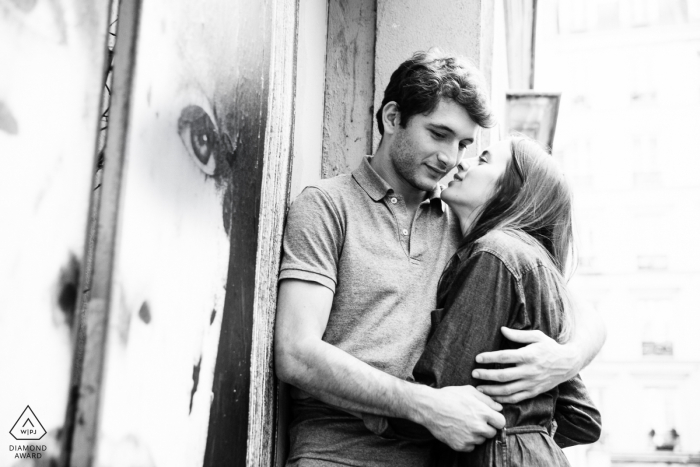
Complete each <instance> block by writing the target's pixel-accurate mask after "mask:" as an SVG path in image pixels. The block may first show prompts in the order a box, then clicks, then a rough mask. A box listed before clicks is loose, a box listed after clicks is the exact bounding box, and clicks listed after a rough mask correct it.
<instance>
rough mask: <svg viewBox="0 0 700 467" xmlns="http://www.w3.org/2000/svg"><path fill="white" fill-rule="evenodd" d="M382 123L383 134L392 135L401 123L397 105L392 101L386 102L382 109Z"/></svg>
mask: <svg viewBox="0 0 700 467" xmlns="http://www.w3.org/2000/svg"><path fill="white" fill-rule="evenodd" d="M382 122H383V123H384V133H389V134H393V133H395V132H396V129H397V128H398V127H399V124H400V123H401V112H399V104H397V103H396V102H394V101H390V102H387V103H386V104H385V105H384V108H383V109H382Z"/></svg>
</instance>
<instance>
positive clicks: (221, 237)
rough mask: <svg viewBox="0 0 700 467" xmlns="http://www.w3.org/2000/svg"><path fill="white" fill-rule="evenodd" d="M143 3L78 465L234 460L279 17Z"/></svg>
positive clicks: (241, 5)
mask: <svg viewBox="0 0 700 467" xmlns="http://www.w3.org/2000/svg"><path fill="white" fill-rule="evenodd" d="M138 3H139V2H137V1H135V0H122V8H121V11H120V16H119V32H118V35H117V51H116V63H115V69H114V80H115V82H114V88H113V105H112V115H111V117H112V118H111V121H110V127H109V130H108V136H107V149H106V160H105V168H104V181H103V186H102V193H101V204H102V208H101V210H100V217H99V229H100V230H99V234H98V238H97V244H96V250H95V256H96V258H97V259H96V262H95V263H96V264H95V270H94V276H93V290H92V295H91V297H90V302H89V304H88V311H87V323H88V324H87V342H86V359H85V366H84V370H83V380H82V385H81V388H80V389H81V391H80V396H81V399H80V406H79V407H80V411H79V416H78V418H77V425H76V435H75V443H74V450H73V459H72V463H73V465H90V463H92V465H113V464H123V465H140V466H147V465H169V466H170V465H172V466H178V465H183V466H184V465H187V466H190V465H201V464H203V463H208V464H209V465H225V464H230V465H239V464H240V463H242V462H244V460H245V445H246V432H247V413H248V397H247V393H248V389H249V385H250V382H249V381H250V380H249V369H248V363H247V360H248V359H249V354H250V344H251V337H250V332H251V325H252V310H253V296H254V286H253V283H254V277H255V251H256V248H255V246H256V243H257V222H256V218H257V213H258V207H259V206H258V199H259V192H260V184H261V176H262V154H263V152H262V149H263V136H264V129H265V113H266V106H267V70H268V65H267V61H268V58H269V56H268V55H269V49H268V45H267V44H268V43H269V39H267V37H268V36H269V25H266V23H265V18H267V15H268V14H269V11H268V7H267V6H266V5H265V4H264V3H260V2H254V3H252V4H248V3H247V2H241V1H233V2H232V1H226V0H207V1H204V2H186V3H178V4H177V8H174V7H173V4H172V2H167V1H165V0H153V1H149V2H144V3H143V6H142V8H139V4H138ZM222 329H223V332H222ZM220 336H221V342H219V340H220ZM220 345H221V346H223V347H224V348H225V350H223V351H222V352H223V353H224V354H225V355H224V356H223V357H222V358H221V359H217V355H218V353H219V348H220ZM215 367H217V368H218V370H217V373H216V376H215V371H214V369H215ZM210 414H211V418H210ZM222 420H223V423H224V425H225V426H223V427H222V426H221V425H220V424H221V423H222ZM228 423H232V424H233V427H231V426H229V425H228ZM210 427H211V429H210ZM208 434H209V436H208ZM208 439H209V441H208ZM227 456H228V459H229V460H226V459H227ZM231 456H236V457H235V459H238V460H231V459H232V457H231ZM205 458H207V459H208V460H207V461H205Z"/></svg>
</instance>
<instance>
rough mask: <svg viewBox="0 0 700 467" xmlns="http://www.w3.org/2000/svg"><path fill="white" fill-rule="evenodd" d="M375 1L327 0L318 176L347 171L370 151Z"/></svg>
mask: <svg viewBox="0 0 700 467" xmlns="http://www.w3.org/2000/svg"><path fill="white" fill-rule="evenodd" d="M376 18H377V6H376V0H359V1H351V0H330V2H329V6H328V46H327V47H328V48H327V50H326V93H325V104H324V105H325V111H324V120H323V166H322V176H323V178H328V177H332V176H335V175H338V174H341V173H348V172H351V171H352V170H353V169H355V167H357V166H358V165H359V163H360V161H361V160H362V157H363V156H365V155H366V154H371V153H372V122H373V113H374V106H373V100H374V78H375V71H374V56H375V50H374V42H375V27H376V26H377V24H376Z"/></svg>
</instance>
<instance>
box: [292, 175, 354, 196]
mask: <svg viewBox="0 0 700 467" xmlns="http://www.w3.org/2000/svg"><path fill="white" fill-rule="evenodd" d="M356 187H357V183H356V182H355V180H354V179H353V177H352V175H351V174H341V175H336V176H335V177H331V178H324V179H321V180H317V181H315V182H314V183H310V184H309V185H307V186H306V187H305V188H304V189H303V190H302V192H301V193H300V194H299V196H298V198H301V197H302V196H301V195H302V194H304V193H306V192H309V193H312V192H317V193H321V194H324V195H326V196H328V197H331V198H335V197H337V196H339V195H343V194H346V193H347V192H348V191H352V190H355V189H356ZM307 194H308V193H307Z"/></svg>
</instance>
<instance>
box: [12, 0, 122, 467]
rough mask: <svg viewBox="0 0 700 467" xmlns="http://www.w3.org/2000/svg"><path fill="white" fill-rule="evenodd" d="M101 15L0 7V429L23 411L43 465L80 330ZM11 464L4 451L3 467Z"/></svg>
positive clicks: (99, 6)
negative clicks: (35, 432) (34, 428)
mask: <svg viewBox="0 0 700 467" xmlns="http://www.w3.org/2000/svg"><path fill="white" fill-rule="evenodd" d="M108 7H109V2H108V1H106V0H95V1H91V2H88V3H86V2H84V1H80V0H56V1H53V2H36V1H24V2H20V1H14V2H13V1H10V2H1V3H0V70H1V71H0V219H1V220H0V223H1V226H0V374H1V375H2V378H3V381H4V382H3V384H2V389H1V390H0V392H1V393H2V396H1V397H0V420H3V423H7V424H9V425H7V430H9V429H10V427H11V426H12V423H14V421H15V420H17V418H18V417H19V416H20V414H21V413H22V412H23V410H24V409H25V408H26V406H27V405H30V406H31V408H32V410H33V412H35V414H36V417H37V418H38V420H40V422H41V423H42V424H43V426H44V428H45V429H46V431H47V434H46V435H45V436H44V437H43V438H42V443H43V444H46V445H47V451H46V452H45V453H44V459H45V460H47V462H48V461H51V460H53V459H54V458H56V457H57V456H58V446H59V445H60V442H59V440H58V439H57V436H58V430H59V428H60V427H62V426H63V423H64V416H65V411H66V404H67V400H68V388H69V383H70V374H71V361H72V358H73V346H72V335H71V334H72V333H71V328H72V327H73V326H74V325H76V324H77V323H78V322H79V321H80V317H79V316H76V315H77V310H78V299H79V296H80V285H79V282H80V277H81V272H82V269H83V268H82V260H83V250H84V243H85V230H86V221H87V218H88V206H89V200H90V192H91V180H92V169H93V165H94V159H95V148H96V145H97V133H98V120H99V111H100V99H101V96H102V87H103V74H104V63H105V44H106V37H107V34H106V33H107V20H108ZM8 436H9V435H8ZM10 439H12V438H10ZM11 463H14V455H12V454H11V453H9V452H8V451H7V449H5V450H4V452H3V453H2V455H1V456H0V465H9V464H11Z"/></svg>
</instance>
